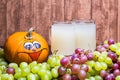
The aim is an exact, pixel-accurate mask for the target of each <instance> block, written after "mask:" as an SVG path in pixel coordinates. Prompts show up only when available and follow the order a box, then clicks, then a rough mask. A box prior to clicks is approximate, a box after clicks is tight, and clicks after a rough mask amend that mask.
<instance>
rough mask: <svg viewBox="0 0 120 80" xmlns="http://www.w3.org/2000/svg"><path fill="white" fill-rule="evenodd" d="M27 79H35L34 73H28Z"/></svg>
mask: <svg viewBox="0 0 120 80" xmlns="http://www.w3.org/2000/svg"><path fill="white" fill-rule="evenodd" d="M27 80H36V78H35V75H34V74H33V73H30V74H28V75H27Z"/></svg>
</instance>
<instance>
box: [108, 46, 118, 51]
mask: <svg viewBox="0 0 120 80" xmlns="http://www.w3.org/2000/svg"><path fill="white" fill-rule="evenodd" d="M109 48H110V50H112V51H114V52H116V50H117V48H118V47H117V46H116V45H115V44H111V45H110V47H109Z"/></svg>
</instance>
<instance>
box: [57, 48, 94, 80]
mask: <svg viewBox="0 0 120 80" xmlns="http://www.w3.org/2000/svg"><path fill="white" fill-rule="evenodd" d="M92 59H93V54H92V52H91V51H90V50H85V49H80V48H77V49H76V50H75V53H74V54H73V55H71V56H67V57H63V58H62V59H61V61H60V63H61V66H60V67H59V68H58V73H59V75H60V77H61V79H62V80H85V78H86V76H87V72H88V70H89V67H88V66H87V65H86V64H85V63H86V62H87V61H88V60H92Z"/></svg>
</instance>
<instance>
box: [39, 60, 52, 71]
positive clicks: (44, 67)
mask: <svg viewBox="0 0 120 80" xmlns="http://www.w3.org/2000/svg"><path fill="white" fill-rule="evenodd" d="M40 68H42V69H46V70H50V65H49V64H47V63H46V62H43V63H42V65H41V66H40Z"/></svg>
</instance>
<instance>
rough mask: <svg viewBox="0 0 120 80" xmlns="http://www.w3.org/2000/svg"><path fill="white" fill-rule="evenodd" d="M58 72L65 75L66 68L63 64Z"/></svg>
mask: <svg viewBox="0 0 120 80" xmlns="http://www.w3.org/2000/svg"><path fill="white" fill-rule="evenodd" d="M58 73H59V75H64V74H65V73H66V68H65V67H63V66H60V67H59V68H58Z"/></svg>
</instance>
